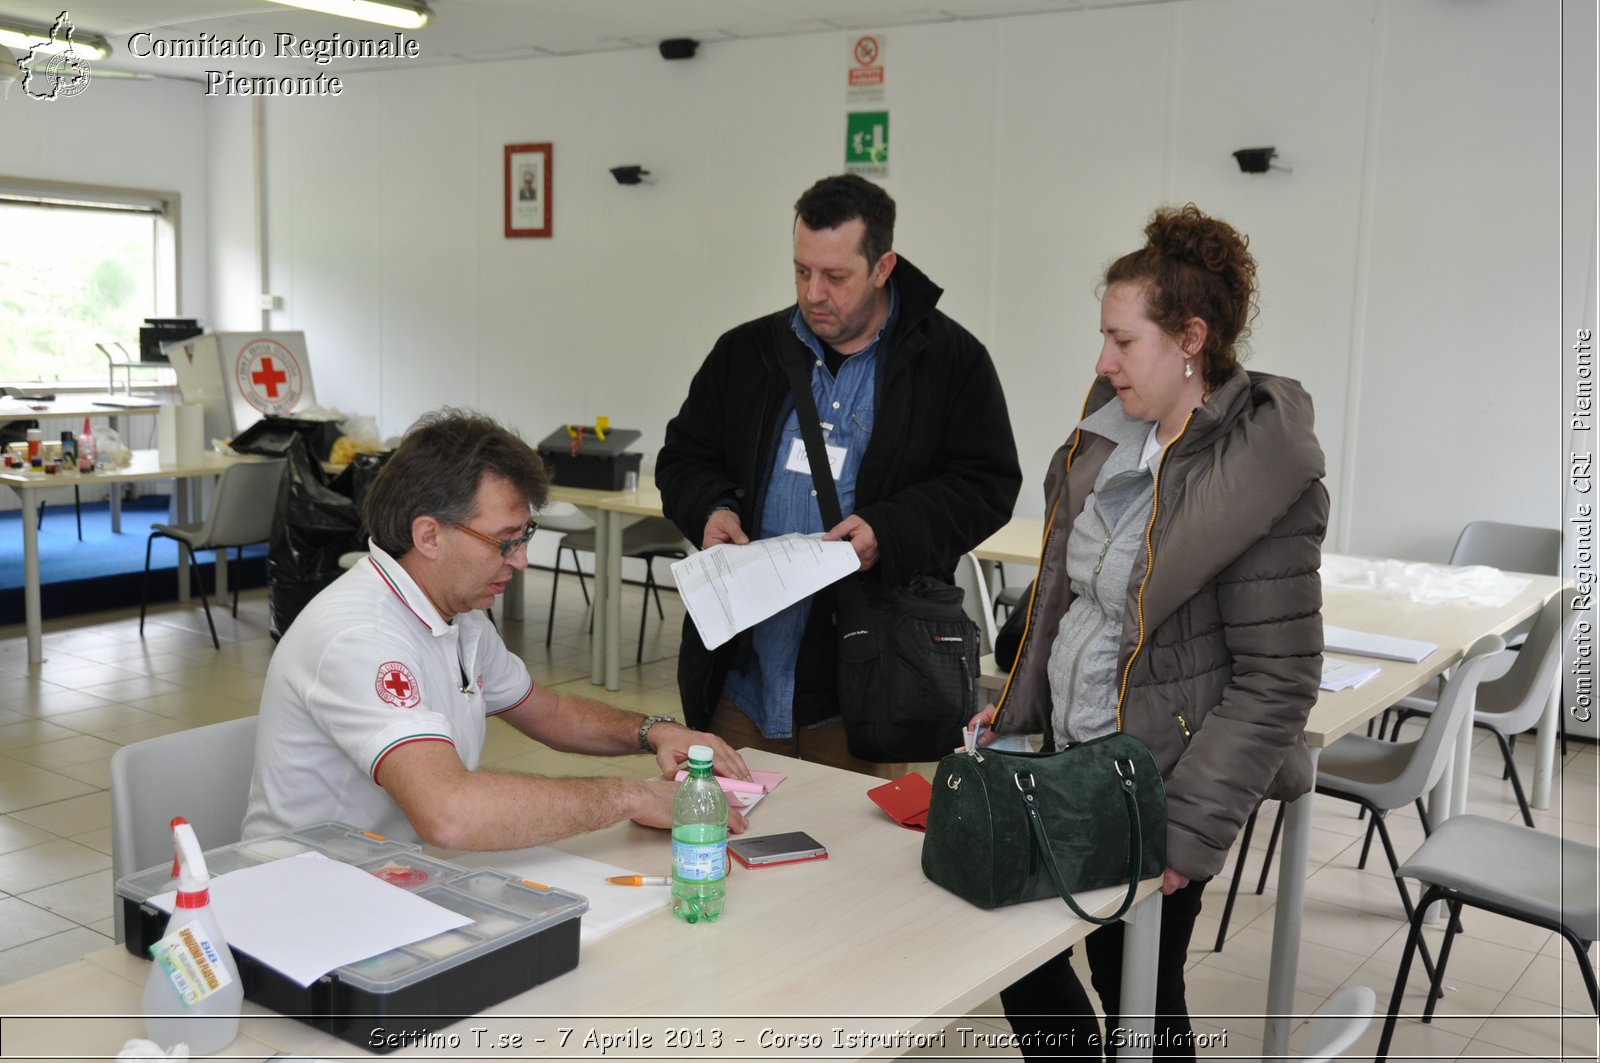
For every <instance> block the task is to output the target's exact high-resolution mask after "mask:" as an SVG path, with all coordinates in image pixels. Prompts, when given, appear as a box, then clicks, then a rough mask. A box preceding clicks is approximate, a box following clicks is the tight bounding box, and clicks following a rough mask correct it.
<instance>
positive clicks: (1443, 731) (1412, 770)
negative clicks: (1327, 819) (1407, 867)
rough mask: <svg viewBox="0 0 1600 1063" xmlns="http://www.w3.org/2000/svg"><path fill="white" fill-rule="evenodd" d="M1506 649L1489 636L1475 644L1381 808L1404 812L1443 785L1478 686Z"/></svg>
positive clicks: (1443, 692)
mask: <svg viewBox="0 0 1600 1063" xmlns="http://www.w3.org/2000/svg"><path fill="white" fill-rule="evenodd" d="M1505 648H1506V644H1505V640H1504V639H1502V638H1501V637H1500V636H1499V635H1485V636H1484V637H1483V638H1481V639H1479V640H1478V641H1477V642H1474V643H1473V644H1472V648H1471V649H1469V650H1467V653H1466V656H1464V657H1463V658H1462V659H1461V661H1460V663H1459V664H1457V665H1456V666H1455V668H1454V669H1453V670H1452V671H1451V672H1450V678H1449V679H1447V680H1445V684H1444V688H1443V689H1442V690H1441V691H1440V692H1439V700H1438V702H1437V703H1435V705H1434V708H1433V712H1432V713H1430V714H1429V716H1428V725H1427V726H1426V727H1424V728H1423V729H1422V734H1421V735H1420V736H1419V737H1418V738H1417V740H1416V741H1415V742H1412V743H1410V745H1411V759H1410V760H1409V761H1407V762H1406V766H1405V770H1404V771H1402V772H1401V773H1400V774H1399V775H1398V776H1396V777H1395V779H1394V781H1393V782H1391V783H1390V784H1389V785H1388V786H1386V787H1385V788H1384V789H1385V790H1386V791H1388V792H1387V793H1386V795H1385V799H1384V800H1382V801H1379V802H1378V805H1379V807H1381V808H1400V807H1402V806H1404V805H1409V804H1410V803H1411V802H1413V801H1415V800H1416V799H1417V798H1419V797H1421V796H1422V795H1423V794H1425V793H1427V792H1428V791H1429V790H1431V789H1433V787H1434V784H1435V783H1437V782H1438V781H1439V777H1440V776H1442V775H1443V774H1444V770H1445V768H1446V767H1447V766H1448V765H1449V763H1450V756H1451V754H1452V753H1453V752H1454V750H1455V738H1456V733H1457V732H1458V731H1460V730H1461V726H1462V724H1463V723H1465V722H1466V720H1467V719H1468V718H1470V717H1471V716H1472V712H1473V708H1474V706H1475V704H1476V702H1477V694H1478V686H1479V684H1481V683H1482V682H1483V680H1484V673H1485V672H1486V671H1487V669H1488V668H1489V665H1490V660H1491V658H1493V657H1494V655H1495V654H1497V653H1499V652H1500V651H1502V650H1504V649H1505Z"/></svg>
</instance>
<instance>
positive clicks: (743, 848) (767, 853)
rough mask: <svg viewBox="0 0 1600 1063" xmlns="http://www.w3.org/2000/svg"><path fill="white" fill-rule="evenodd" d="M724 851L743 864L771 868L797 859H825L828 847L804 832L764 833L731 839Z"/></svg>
mask: <svg viewBox="0 0 1600 1063" xmlns="http://www.w3.org/2000/svg"><path fill="white" fill-rule="evenodd" d="M728 852H730V853H732V854H733V856H734V859H735V860H738V861H739V863H741V864H743V865H744V866H745V867H771V866H772V865H774V864H792V863H794V862H795V861H797V860H825V859H827V857H828V850H827V849H826V848H825V847H824V846H823V845H822V843H820V842H818V841H817V840H816V839H815V838H813V837H812V836H811V835H809V834H807V833H806V832H805V831H802V830H796V831H790V832H789V833H787V834H766V835H762V836H761V837H759V838H731V839H729V840H728Z"/></svg>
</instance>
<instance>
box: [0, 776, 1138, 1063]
mask: <svg viewBox="0 0 1600 1063" xmlns="http://www.w3.org/2000/svg"><path fill="white" fill-rule="evenodd" d="M744 753H745V757H746V758H747V760H748V761H749V763H750V765H751V766H752V767H755V768H766V769H775V770H779V771H783V772H785V773H786V774H787V775H788V776H789V778H788V779H787V780H786V781H785V782H784V783H783V785H782V786H781V787H779V788H778V789H777V790H776V791H775V792H774V793H773V794H772V795H771V796H770V797H768V798H767V799H766V800H765V801H763V802H762V804H761V806H760V807H759V808H757V809H756V810H755V811H754V813H753V814H752V819H753V821H754V823H755V827H754V828H753V829H756V830H759V831H760V832H761V833H774V832H781V831H788V830H806V831H809V832H811V833H812V834H813V835H814V836H815V837H816V838H817V839H818V840H819V841H821V842H822V843H823V844H824V845H826V846H827V847H828V850H829V856H828V859H826V860H816V861H809V862H806V863H801V864H792V865H787V866H782V867H772V868H763V869H760V870H755V871H747V870H745V869H743V868H741V867H738V866H737V865H735V867H734V869H733V872H732V875H731V877H730V879H729V881H728V902H727V910H726V913H725V914H724V916H723V918H722V920H721V921H719V922H718V923H716V924H712V925H704V926H688V925H685V924H682V923H679V922H677V921H676V920H675V919H673V918H672V916H671V915H670V914H669V913H668V912H667V911H666V910H665V909H663V910H662V911H660V912H658V913H655V914H653V915H649V916H646V917H645V918H643V919H641V920H639V921H638V922H635V923H632V924H630V925H628V926H625V927H622V928H620V929H618V930H616V931H614V932H613V933H611V934H609V935H607V936H606V937H604V938H601V939H600V940H598V941H594V942H591V943H589V944H586V945H584V946H583V950H582V953H581V955H580V957H579V963H578V967H577V969H576V970H573V971H570V972H568V973H567V974H563V975H561V976H559V977H557V978H554V979H552V980H550V981H548V982H546V983H545V984H543V985H541V986H536V987H535V988H533V989H530V990H528V991H527V992H525V993H521V994H519V995H517V996H514V997H512V998H511V999H509V1000H506V1001H504V1002H503V1003H501V1004H497V1005H495V1006H493V1007H490V1008H488V1009H486V1010H485V1011H483V1012H481V1013H480V1014H479V1015H477V1016H475V1017H474V1018H473V1019H472V1020H471V1021H464V1022H457V1023H455V1024H453V1025H451V1026H449V1027H445V1028H444V1029H443V1031H441V1032H444V1033H454V1034H456V1035H458V1036H459V1037H460V1038H461V1041H462V1045H461V1047H460V1048H456V1049H450V1048H445V1049H440V1048H436V1047H432V1048H409V1047H408V1048H403V1049H401V1050H399V1051H398V1052H396V1053H394V1056H393V1057H391V1058H416V1057H422V1056H440V1055H445V1056H448V1055H459V1056H470V1057H474V1058H480V1059H482V1058H486V1055H485V1050H484V1049H475V1048H474V1047H473V1037H472V1035H471V1034H470V1032H469V1031H470V1029H471V1028H475V1027H476V1028H484V1029H485V1030H486V1031H487V1032H486V1034H485V1036H486V1037H487V1038H490V1039H491V1043H492V1039H494V1038H497V1037H500V1036H502V1035H513V1034H514V1035H518V1036H520V1037H521V1038H522V1046H521V1047H520V1048H519V1049H518V1050H517V1051H515V1052H510V1053H509V1055H516V1056H554V1057H561V1058H567V1059H600V1058H602V1054H601V1053H600V1052H599V1051H598V1050H596V1049H594V1048H592V1047H591V1048H588V1049H584V1048H582V1047H581V1042H582V1040H583V1039H584V1037H585V1035H586V1034H587V1033H588V1032H589V1031H590V1030H593V1031H595V1033H596V1034H597V1035H600V1036H607V1035H609V1036H613V1037H622V1038H627V1037H629V1036H630V1035H635V1034H636V1033H637V1034H644V1035H648V1036H650V1037H651V1038H652V1044H651V1047H650V1048H649V1049H641V1048H637V1047H635V1048H628V1047H621V1048H616V1049H613V1050H612V1051H610V1052H609V1053H606V1054H605V1058H610V1059H643V1058H657V1059H663V1058H668V1057H669V1056H670V1057H674V1058H680V1059H696V1060H699V1059H716V1058H728V1059H744V1060H751V1059H762V1058H812V1057H814V1058H826V1059H833V1060H844V1059H859V1058H866V1057H875V1058H886V1057H893V1056H897V1055H900V1054H901V1052H902V1051H903V1050H904V1049H903V1048H893V1047H887V1046H883V1045H868V1046H865V1047H854V1048H846V1049H834V1048H832V1038H833V1035H832V1033H831V1030H832V1028H833V1027H836V1026H837V1027H842V1028H843V1029H845V1030H846V1031H849V1032H852V1033H854V1032H856V1031H865V1032H867V1033H868V1034H876V1035H878V1036H879V1037H887V1036H890V1035H893V1034H897V1033H903V1034H905V1035H933V1034H937V1033H938V1032H939V1031H940V1030H942V1029H943V1028H944V1027H945V1026H946V1025H947V1024H949V1023H951V1022H952V1021H953V1020H955V1019H959V1018H960V1017H962V1016H965V1015H968V1014H970V1013H971V1012H972V1010H973V1009H974V1008H976V1007H977V1006H978V1005H980V1004H981V1003H982V1002H984V1001H985V1000H987V999H989V998H990V997H991V996H993V995H994V994H995V993H996V992H997V991H998V990H999V989H1000V988H1002V987H1004V986H1006V985H1009V984H1010V983H1011V982H1013V981H1015V980H1016V979H1017V978H1018V977H1020V976H1021V975H1022V974H1024V973H1026V972H1027V971H1029V970H1032V969H1033V968H1034V967H1035V966H1037V965H1038V964H1040V963H1042V962H1043V961H1044V960H1046V959H1048V958H1049V957H1051V956H1053V955H1055V954H1056V953H1058V952H1060V951H1061V950H1062V949H1064V948H1066V947H1068V946H1069V945H1072V944H1073V943H1075V942H1077V941H1079V940H1081V939H1082V938H1083V937H1084V936H1085V935H1086V934H1087V933H1088V932H1089V931H1091V930H1093V929H1094V927H1093V926H1092V925H1091V924H1088V923H1085V922H1083V921H1082V920H1079V919H1077V918H1076V917H1074V916H1073V915H1072V913H1071V912H1070V911H1068V910H1067V908H1066V906H1065V905H1064V904H1063V903H1062V902H1061V901H1060V900H1043V901H1036V902H1034V903H1032V904H1023V905H1015V906H1013V907H1010V908H1002V909H998V910H996V911H988V912H986V911H983V910H981V909H978V908H974V907H973V906H972V905H970V904H968V903H967V902H966V901H963V900H961V899H960V898H958V897H956V896H955V895H954V894H951V893H948V892H946V891H945V890H943V889H941V888H940V887H938V886H935V885H933V884H932V883H931V882H928V881H927V880H926V879H925V878H923V876H922V871H921V865H920V852H921V847H922V835H921V834H920V833H917V832H914V831H908V830H905V829H903V828H901V827H899V826H897V825H896V824H894V823H893V822H892V821H890V820H889V819H888V818H887V817H886V816H884V814H883V813H882V812H880V811H879V810H878V809H877V807H876V806H875V805H873V804H872V803H871V801H870V800H869V799H868V798H867V796H866V791H867V790H868V789H869V788H871V787H872V786H875V785H877V783H878V781H879V780H876V779H872V778H870V777H867V776H862V775H855V774H852V773H850V772H844V771H840V770H838V769H835V768H827V767H822V766H819V765H816V764H804V763H801V762H799V761H794V760H790V759H788V758H785V757H779V756H776V755H773V754H769V753H757V752H753V751H750V750H746V751H744ZM559 844H560V848H562V849H566V850H569V851H571V852H574V853H578V854H580V855H583V856H587V857H591V858H593V859H596V860H601V861H604V862H606V863H609V864H614V865H617V866H621V867H626V868H631V869H636V870H638V871H640V872H645V873H651V874H660V873H663V872H665V871H667V869H668V867H669V866H670V862H671V855H670V854H671V842H670V838H669V836H668V835H667V834H666V832H664V831H659V830H651V829H649V828H645V827H638V826H635V825H633V824H628V823H624V824H619V825H617V826H615V827H611V828H608V829H606V830H602V831H597V832H595V833H593V834H589V835H585V836H582V837H578V838H571V839H568V840H567V841H564V842H561V843H559ZM454 859H455V860H456V861H457V862H458V863H463V864H466V863H469V862H470V860H469V858H468V855H467V854H462V855H461V856H458V857H455V858H454ZM556 884H557V885H559V883H556ZM1157 886H1158V880H1156V879H1150V880H1148V881H1146V882H1144V883H1141V884H1140V887H1139V894H1140V900H1139V901H1138V903H1136V904H1135V906H1134V908H1133V909H1132V910H1131V911H1130V913H1129V926H1128V956H1129V958H1130V961H1131V962H1130V963H1129V964H1128V965H1127V967H1126V969H1125V970H1124V972H1123V1000H1124V1001H1125V1002H1126V1007H1125V1010H1126V1011H1127V1013H1128V1014H1130V1015H1134V1014H1139V1013H1143V1014H1144V1015H1146V1016H1148V1015H1149V1013H1150V1012H1151V1011H1153V1010H1154V1001H1155V978H1154V975H1155V958H1156V948H1157V943H1158V942H1157V939H1158V935H1159V931H1160V892H1159V890H1158V889H1157ZM607 888H615V889H630V888H637V887H628V886H617V887H607ZM643 888H647V889H651V888H654V889H661V888H662V887H643ZM1123 892H1124V890H1123V889H1121V888H1112V889H1105V890H1096V891H1093V892H1090V893H1085V894H1082V895H1081V897H1080V900H1082V902H1083V903H1084V904H1085V906H1086V908H1087V909H1088V910H1090V911H1092V912H1094V913H1095V914H1105V913H1107V912H1110V911H1113V910H1115V908H1116V906H1117V904H1118V903H1119V902H1120V900H1121V897H1122V894H1123ZM147 969H148V964H147V963H146V962H145V961H143V960H140V959H137V958H135V957H134V956H132V955H130V954H129V953H128V952H127V951H126V950H125V949H123V948H122V947H121V946H115V947H113V948H109V949H102V950H100V951H98V952H95V953H93V954H91V955H90V956H88V957H87V958H86V959H83V960H79V961H77V962H76V963H73V964H69V965H68V966H66V967H63V968H61V969H59V970H57V971H53V972H49V973H46V974H42V975H36V976H34V977H33V978H30V979H26V980H24V981H21V982H17V983H14V984H13V985H9V986H5V987H0V1016H4V1017H3V1018H0V1038H3V1044H4V1047H5V1051H6V1053H7V1055H8V1056H16V1057H19V1058H20V1057H43V1056H50V1057H53V1058H70V1057H88V1056H102V1057H103V1056H109V1055H111V1054H113V1053H115V1051H116V1050H117V1048H118V1047H119V1046H120V1045H121V1044H122V1042H123V1040H124V1039H126V1038H128V1037H134V1036H143V1035H142V1033H140V1032H139V1031H140V1030H141V1029H142V1023H141V1021H140V1020H139V1019H138V1018H137V1017H136V1016H137V1015H138V1012H139V993H140V990H141V987H142V984H143V979H144V976H145V971H146V970H147ZM245 1012H246V1014H245V1019H244V1022H243V1024H242V1025H241V1029H240V1039H239V1040H238V1041H236V1042H235V1043H234V1044H233V1046H232V1048H231V1049H230V1050H229V1052H230V1054H231V1055H232V1056H234V1057H235V1058H260V1057H261V1056H263V1055H267V1054H269V1053H270V1052H274V1051H279V1052H285V1051H286V1052H294V1053H297V1054H301V1055H305V1056H312V1057H323V1058H344V1057H349V1056H351V1055H362V1054H364V1053H363V1052H362V1050H361V1049H358V1048H354V1047H352V1046H351V1045H349V1044H348V1043H346V1042H344V1041H339V1040H335V1039H334V1038H333V1037H331V1036H330V1035H328V1034H325V1033H320V1032H318V1031H315V1030H312V1029H311V1028H310V1027H307V1026H304V1025H302V1024H300V1023H298V1022H296V1021H295V1020H292V1019H286V1018H281V1017H277V1016H274V1015H272V1014H271V1013H269V1012H266V1011H264V1010H263V1009H262V1008H260V1007H258V1006H256V1005H254V1004H249V1003H247V1004H246V1005H245ZM115 1016H125V1017H123V1018H116V1017H115ZM996 1021H997V1022H998V1021H999V1020H998V1019H997V1020H996ZM374 1025H387V1026H389V1027H391V1028H402V1027H403V1026H404V1023H403V1021H401V1020H398V1019H397V1020H395V1021H393V1022H389V1023H386V1024H384V1023H374ZM1129 1026H1130V1027H1132V1028H1133V1029H1135V1030H1139V1031H1140V1032H1144V1033H1148V1032H1149V1019H1148V1017H1147V1018H1146V1019H1145V1020H1143V1023H1142V1029H1141V1024H1140V1023H1137V1022H1132V1021H1130V1023H1129ZM562 1028H566V1029H569V1030H575V1031H576V1033H575V1034H574V1035H573V1037H572V1038H571V1039H570V1041H569V1043H568V1044H567V1045H566V1046H565V1047H563V1046H562V1045H561V1044H560V1043H559V1035H558V1031H559V1030H560V1029H562ZM764 1028H770V1029H773V1030H775V1031H778V1032H780V1033H789V1034H807V1035H812V1036H820V1037H821V1038H822V1039H823V1042H822V1043H823V1047H822V1048H820V1049H809V1050H808V1049H798V1050H797V1049H792V1048H791V1049H790V1050H788V1051H779V1050H772V1049H768V1050H763V1049H762V1048H760V1047H759V1045H758V1042H757V1039H758V1038H759V1036H760V1031H761V1030H762V1029H764ZM669 1029H671V1030H685V1029H687V1030H699V1031H701V1039H700V1041H699V1042H698V1043H694V1044H689V1045H687V1046H683V1047H680V1048H679V1049H677V1050H674V1049H673V1048H671V1047H669V1046H667V1045H666V1044H665V1036H666V1031H667V1030H669ZM984 1029H985V1030H987V1029H988V1028H987V1027H985V1028H984ZM713 1031H716V1034H715V1037H716V1038H717V1039H718V1041H719V1043H718V1044H716V1045H713V1044H712V1043H711V1041H712V1038H713V1033H712V1032H713ZM989 1032H992V1031H989ZM536 1039H542V1040H536ZM741 1039H742V1040H741ZM624 1044H626V1042H624ZM489 1054H490V1055H494V1054H495V1053H492V1052H491V1053H489ZM500 1054H507V1053H500ZM970 1054H973V1055H988V1054H992V1053H988V1052H977V1051H974V1052H972V1053H970ZM1140 1054H1141V1053H1138V1052H1135V1051H1132V1050H1128V1049H1124V1050H1123V1052H1122V1055H1123V1056H1124V1057H1127V1058H1136V1057H1137V1056H1139V1055H1140ZM1143 1054H1144V1055H1146V1056H1147V1055H1148V1052H1145V1053H1143Z"/></svg>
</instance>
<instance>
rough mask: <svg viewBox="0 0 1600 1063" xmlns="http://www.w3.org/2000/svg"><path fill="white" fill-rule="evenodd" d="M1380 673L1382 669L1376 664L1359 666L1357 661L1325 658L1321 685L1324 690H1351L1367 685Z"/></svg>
mask: <svg viewBox="0 0 1600 1063" xmlns="http://www.w3.org/2000/svg"><path fill="white" fill-rule="evenodd" d="M1380 671H1382V669H1381V668H1379V667H1378V666H1377V665H1375V664H1357V663H1356V662H1355V661H1341V660H1339V659H1338V658H1335V657H1324V658H1323V659H1322V682H1321V683H1320V684H1319V685H1320V686H1321V688H1322V689H1323V690H1330V691H1334V690H1350V689H1352V688H1354V687H1358V686H1360V685H1361V684H1362V683H1365V682H1366V681H1367V680H1369V679H1371V678H1372V677H1373V676H1375V675H1377V674H1378V673H1379V672H1380Z"/></svg>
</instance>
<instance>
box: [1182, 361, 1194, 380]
mask: <svg viewBox="0 0 1600 1063" xmlns="http://www.w3.org/2000/svg"><path fill="white" fill-rule="evenodd" d="M1193 376H1194V359H1192V358H1185V359H1184V360H1183V379H1185V380H1188V379H1190V378H1192V377H1193Z"/></svg>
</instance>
